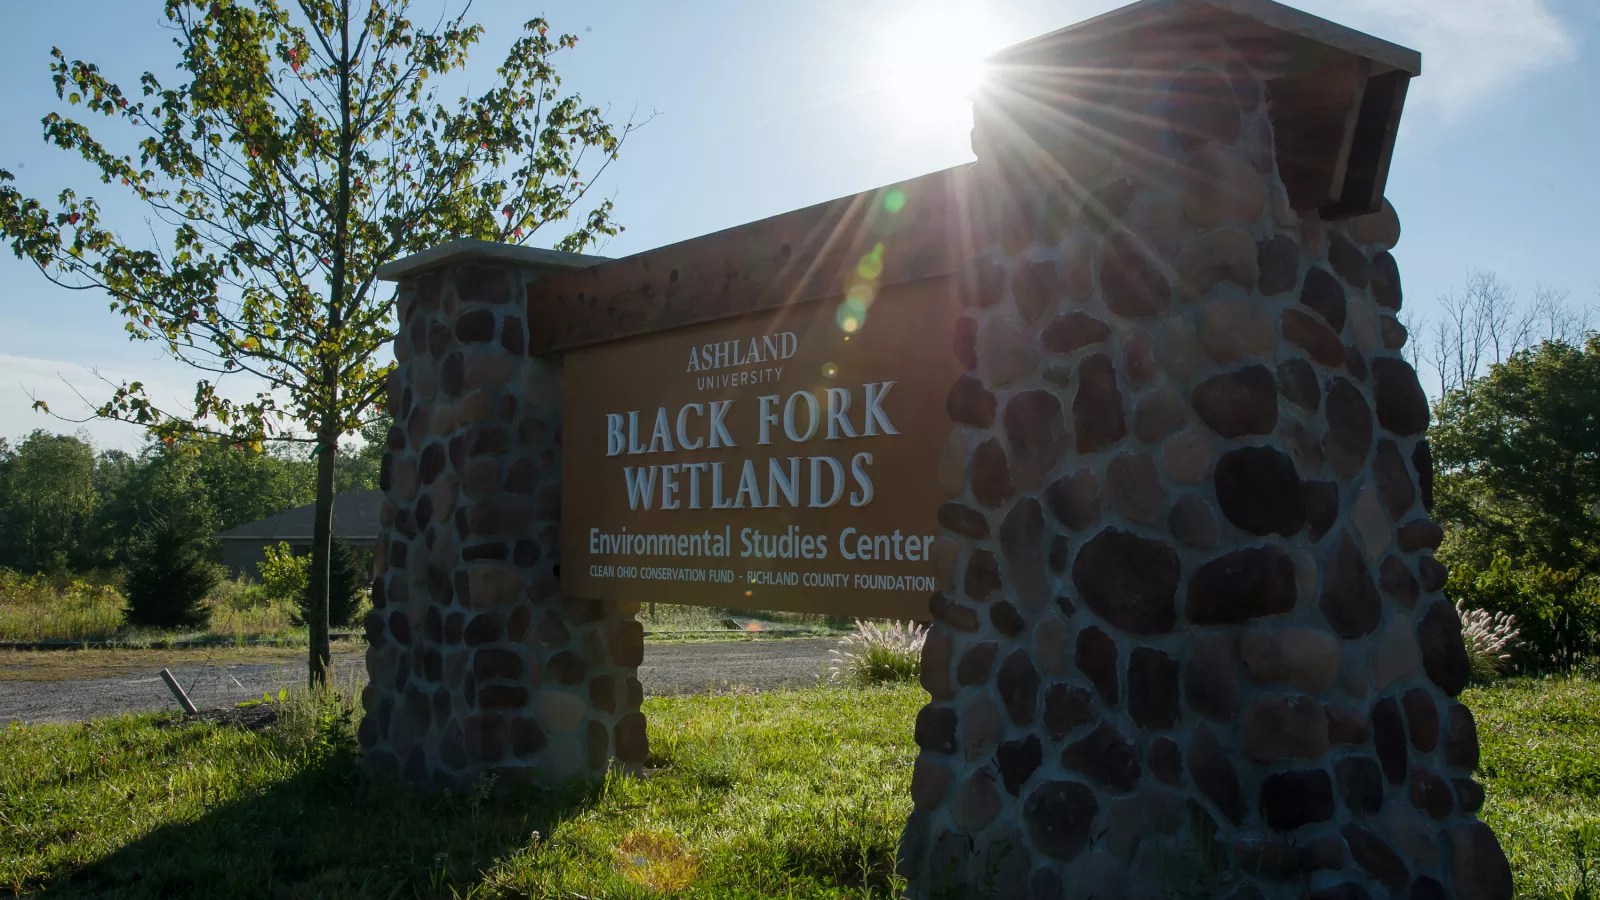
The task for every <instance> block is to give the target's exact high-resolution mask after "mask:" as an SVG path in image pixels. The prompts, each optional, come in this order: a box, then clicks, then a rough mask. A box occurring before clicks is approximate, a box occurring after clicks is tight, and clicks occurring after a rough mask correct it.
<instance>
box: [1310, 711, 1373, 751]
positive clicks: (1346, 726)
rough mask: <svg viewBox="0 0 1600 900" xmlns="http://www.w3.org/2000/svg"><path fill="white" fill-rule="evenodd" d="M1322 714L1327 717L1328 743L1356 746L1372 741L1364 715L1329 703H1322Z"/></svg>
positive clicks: (1370, 730)
mask: <svg viewBox="0 0 1600 900" xmlns="http://www.w3.org/2000/svg"><path fill="white" fill-rule="evenodd" d="M1322 712H1323V713H1324V714H1325V715H1327V717H1328V743H1330V744H1350V745H1357V744H1365V743H1366V742H1367V741H1369V740H1371V739H1372V726H1371V725H1369V724H1368V723H1367V717H1366V716H1365V715H1364V714H1362V713H1359V712H1356V711H1355V710H1353V709H1347V708H1345V707H1343V706H1335V705H1333V704H1331V703H1324V704H1323V705H1322Z"/></svg>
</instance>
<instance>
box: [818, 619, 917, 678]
mask: <svg viewBox="0 0 1600 900" xmlns="http://www.w3.org/2000/svg"><path fill="white" fill-rule="evenodd" d="M927 637H928V629H927V628H926V627H924V626H921V625H918V624H916V623H915V622H910V621H907V622H884V623H878V622H869V621H865V620H863V619H857V620H856V630H855V631H854V632H852V633H851V634H848V635H845V637H844V639H843V640H841V641H839V646H838V647H837V648H836V649H834V650H830V651H828V680H829V681H832V682H836V683H840V684H858V685H865V684H880V683H884V682H891V681H915V680H916V679H917V678H918V676H920V675H921V674H922V642H923V641H924V640H926V639H927Z"/></svg>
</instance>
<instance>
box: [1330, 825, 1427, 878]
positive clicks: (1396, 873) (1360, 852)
mask: <svg viewBox="0 0 1600 900" xmlns="http://www.w3.org/2000/svg"><path fill="white" fill-rule="evenodd" d="M1339 834H1341V835H1343V837H1344V842H1345V844H1347V845H1348V846H1349V847H1350V855H1351V857H1353V858H1354V859H1355V861H1356V865H1358V866H1360V867H1361V870H1362V871H1363V872H1366V873H1367V877H1368V878H1371V879H1372V880H1373V881H1376V882H1379V883H1380V884H1382V885H1383V886H1384V887H1386V888H1388V889H1389V890H1391V891H1398V890H1400V889H1401V888H1403V887H1405V886H1406V884H1407V883H1409V882H1410V881H1411V872H1410V870H1408V869H1407V868H1406V863H1405V860H1403V859H1401V858H1400V854H1398V853H1396V852H1394V849H1393V848H1392V847H1390V846H1389V844H1388V843H1387V842H1386V841H1384V839H1383V838H1381V837H1378V836H1377V835H1376V834H1373V833H1372V832H1370V831H1368V830H1367V829H1365V828H1362V827H1361V826H1359V825H1346V826H1344V827H1343V828H1341V829H1339Z"/></svg>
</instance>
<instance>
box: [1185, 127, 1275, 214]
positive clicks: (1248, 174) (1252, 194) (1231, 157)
mask: <svg viewBox="0 0 1600 900" xmlns="http://www.w3.org/2000/svg"><path fill="white" fill-rule="evenodd" d="M1182 190H1183V195H1182V196H1183V214H1184V217H1185V218H1187V219H1188V220H1189V221H1190V222H1191V223H1192V224H1194V225H1196V226H1198V227H1200V228H1210V227H1211V226H1213V225H1216V224H1219V223H1221V222H1241V223H1244V224H1249V223H1252V222H1255V221H1256V220H1257V219H1259V218H1261V212H1262V210H1263V208H1264V207H1265V205H1266V188H1265V185H1264V183H1263V182H1262V180H1261V176H1260V175H1259V174H1257V172H1256V170H1255V167H1254V166H1252V165H1250V163H1249V162H1248V161H1247V160H1245V159H1244V158H1243V157H1241V156H1239V155H1238V154H1237V153H1234V152H1233V151H1232V150H1229V149H1227V148H1225V147H1222V146H1220V145H1216V144H1208V145H1206V146H1205V147H1202V148H1201V149H1200V150H1198V151H1196V152H1195V153H1194V154H1193V155H1192V156H1190V158H1189V163H1188V165H1186V166H1184V167H1183V170H1182Z"/></svg>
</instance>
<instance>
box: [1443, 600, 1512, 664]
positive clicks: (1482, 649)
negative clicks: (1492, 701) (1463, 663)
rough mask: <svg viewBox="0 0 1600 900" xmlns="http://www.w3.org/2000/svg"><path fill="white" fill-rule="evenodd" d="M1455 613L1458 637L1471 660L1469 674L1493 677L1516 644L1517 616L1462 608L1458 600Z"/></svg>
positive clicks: (1508, 657) (1508, 658) (1509, 657)
mask: <svg viewBox="0 0 1600 900" xmlns="http://www.w3.org/2000/svg"><path fill="white" fill-rule="evenodd" d="M1456 613H1457V614H1458V615H1460V616H1461V641H1462V643H1463V644H1465V645H1466V648H1467V659H1468V660H1470V661H1471V662H1472V675H1473V677H1474V678H1494V677H1495V676H1497V675H1499V674H1500V673H1501V672H1503V671H1505V665H1506V662H1507V661H1508V660H1510V659H1511V650H1510V648H1511V647H1513V646H1515V645H1516V642H1517V636H1518V635H1519V634H1520V631H1519V630H1518V628H1517V617H1516V616H1513V615H1511V614H1510V613H1504V612H1499V613H1491V612H1489V611H1488V610H1486V609H1465V608H1463V607H1462V605H1461V601H1459V600H1458V601H1456Z"/></svg>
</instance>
